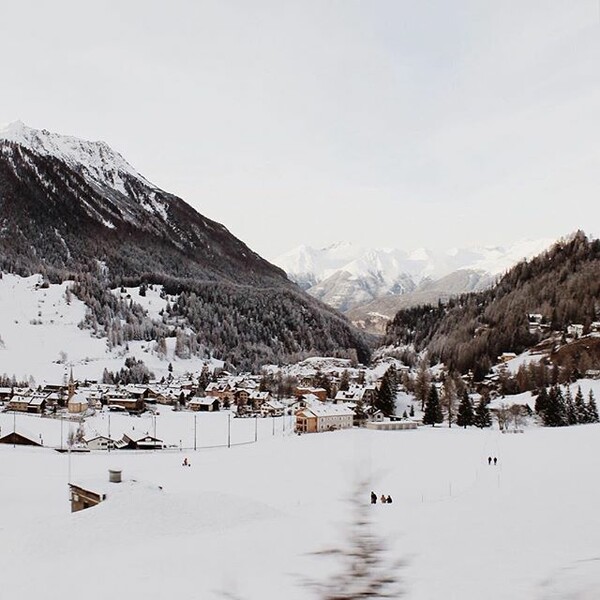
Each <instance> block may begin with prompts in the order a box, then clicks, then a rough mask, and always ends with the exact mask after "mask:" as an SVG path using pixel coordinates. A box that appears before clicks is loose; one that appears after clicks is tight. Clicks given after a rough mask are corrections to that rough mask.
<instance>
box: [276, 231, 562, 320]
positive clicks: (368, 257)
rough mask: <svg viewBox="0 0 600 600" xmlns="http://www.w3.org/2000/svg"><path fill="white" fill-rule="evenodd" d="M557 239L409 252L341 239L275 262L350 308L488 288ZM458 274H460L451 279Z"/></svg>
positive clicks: (327, 299) (313, 292) (329, 299)
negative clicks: (500, 245)
mask: <svg viewBox="0 0 600 600" xmlns="http://www.w3.org/2000/svg"><path fill="white" fill-rule="evenodd" d="M552 241H553V240H549V239H543V240H525V241H520V242H517V243H515V244H512V245H511V246H508V247H505V248H504V247H482V248H478V247H474V248H453V249H450V250H448V251H446V252H440V253H434V252H432V251H430V250H427V249H425V248H419V249H417V250H414V251H412V252H407V251H404V250H400V249H373V248H363V247H360V246H355V245H353V244H351V243H337V244H334V245H332V246H329V247H326V248H321V249H315V248H310V247H308V246H300V247H299V248H296V249H295V250H292V251H290V252H288V253H286V254H283V255H281V256H279V257H278V258H276V259H275V261H274V262H275V264H277V265H279V266H280V267H281V268H282V269H283V270H284V271H285V272H286V273H287V274H288V277H289V278H290V279H292V280H293V281H295V282H296V283H298V285H300V286H301V287H302V288H303V289H306V290H307V291H308V293H309V294H311V295H313V296H315V297H316V298H319V299H320V300H323V301H324V302H327V303H328V304H330V305H331V306H333V307H335V308H337V309H339V310H342V311H349V310H351V309H355V308H356V307H360V306H363V305H365V304H367V303H370V302H373V301H377V300H378V299H385V298H393V297H397V296H406V297H407V299H408V297H410V296H411V295H412V294H416V296H415V297H417V298H418V297H419V292H430V293H429V295H428V299H429V300H430V299H431V297H433V295H436V294H438V295H439V296H443V295H444V294H457V293H461V292H466V291H474V290H479V289H483V288H485V287H486V286H488V285H490V283H491V282H492V281H493V279H494V276H495V275H498V274H500V273H502V272H504V271H506V270H507V269H508V268H510V267H511V266H513V265H514V264H515V263H517V262H518V261H519V260H521V259H523V258H529V257H531V256H534V255H536V254H538V253H539V252H541V251H542V250H544V249H545V248H547V247H548V246H549V245H550V244H551V243H552ZM455 273H456V274H458V273H460V274H459V275H454V276H452V277H450V276H451V275H452V274H455ZM434 282H438V283H439V285H437V286H436V285H433V283H434ZM439 296H438V297H439ZM392 304H393V302H392ZM391 316H393V315H391Z"/></svg>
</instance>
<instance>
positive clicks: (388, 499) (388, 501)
mask: <svg viewBox="0 0 600 600" xmlns="http://www.w3.org/2000/svg"><path fill="white" fill-rule="evenodd" d="M386 502H387V503H388V504H391V503H392V497H391V496H390V495H389V494H388V497H387V499H386Z"/></svg>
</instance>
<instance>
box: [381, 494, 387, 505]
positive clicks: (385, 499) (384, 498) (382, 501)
mask: <svg viewBox="0 0 600 600" xmlns="http://www.w3.org/2000/svg"><path fill="white" fill-rule="evenodd" d="M386 502H387V498H386V497H385V494H381V504H385V503H386Z"/></svg>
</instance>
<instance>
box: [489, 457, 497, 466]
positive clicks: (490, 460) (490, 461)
mask: <svg viewBox="0 0 600 600" xmlns="http://www.w3.org/2000/svg"><path fill="white" fill-rule="evenodd" d="M492 460H493V461H494V465H496V464H498V459H497V458H496V457H495V456H494V458H492V457H491V456H488V465H491V464H492Z"/></svg>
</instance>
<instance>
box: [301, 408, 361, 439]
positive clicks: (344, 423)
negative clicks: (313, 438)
mask: <svg viewBox="0 0 600 600" xmlns="http://www.w3.org/2000/svg"><path fill="white" fill-rule="evenodd" d="M353 424H354V411H352V410H350V409H349V408H348V407H347V406H344V405H340V404H313V405H311V406H307V407H306V408H303V409H300V410H299V411H298V412H297V413H296V431H298V432H300V433H319V432H322V431H334V430H336V429H349V428H351V427H352V425H353Z"/></svg>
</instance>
